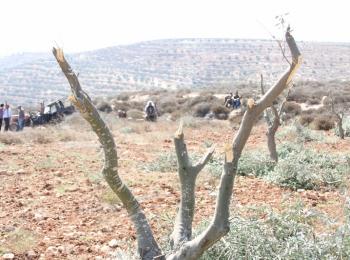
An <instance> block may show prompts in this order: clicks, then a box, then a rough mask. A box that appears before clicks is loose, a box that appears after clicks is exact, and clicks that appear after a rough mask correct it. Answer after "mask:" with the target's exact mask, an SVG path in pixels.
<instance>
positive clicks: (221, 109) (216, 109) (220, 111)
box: [212, 105, 231, 120]
mask: <svg viewBox="0 0 350 260" xmlns="http://www.w3.org/2000/svg"><path fill="white" fill-rule="evenodd" d="M212 112H213V113H214V116H215V118H217V119H220V120H226V119H227V118H228V115H229V114H230V112H231V111H230V110H229V109H228V108H227V107H225V106H222V105H214V106H213V109H212Z"/></svg>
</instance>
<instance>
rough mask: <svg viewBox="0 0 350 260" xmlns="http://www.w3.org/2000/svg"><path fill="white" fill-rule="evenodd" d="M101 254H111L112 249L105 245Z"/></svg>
mask: <svg viewBox="0 0 350 260" xmlns="http://www.w3.org/2000/svg"><path fill="white" fill-rule="evenodd" d="M100 250H101V252H103V253H109V252H110V250H111V249H110V247H109V246H107V245H103V246H102V247H101V248H100Z"/></svg>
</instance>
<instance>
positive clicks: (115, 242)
mask: <svg viewBox="0 0 350 260" xmlns="http://www.w3.org/2000/svg"><path fill="white" fill-rule="evenodd" d="M108 245H109V247H111V248H116V247H118V241H117V239H112V240H111V241H109V243H108Z"/></svg>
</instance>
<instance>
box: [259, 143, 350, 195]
mask: <svg viewBox="0 0 350 260" xmlns="http://www.w3.org/2000/svg"><path fill="white" fill-rule="evenodd" d="M285 149H287V150H288V152H285ZM279 153H280V154H281V155H282V156H280V158H279V162H278V164H277V165H276V166H275V167H274V169H273V170H272V171H270V172H268V173H267V174H266V176H265V178H266V179H267V180H269V181H272V182H274V183H277V184H278V185H280V186H283V187H287V188H290V189H293V190H296V189H314V190H318V189H320V188H322V187H339V186H340V185H342V184H343V183H344V178H345V177H346V174H347V173H348V172H349V166H348V165H347V163H346V158H342V157H336V156H332V155H329V154H326V153H318V152H315V151H312V150H307V149H303V148H302V147H301V148H299V149H295V148H291V147H288V146H287V147H282V151H279Z"/></svg>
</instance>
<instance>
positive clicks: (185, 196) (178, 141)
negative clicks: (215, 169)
mask: <svg viewBox="0 0 350 260" xmlns="http://www.w3.org/2000/svg"><path fill="white" fill-rule="evenodd" d="M174 143H175V150H176V155H177V161H178V174H179V178H180V185H181V200H180V205H179V210H178V214H177V217H176V220H175V225H174V230H173V233H172V234H171V246H172V248H173V249H176V248H178V247H179V245H181V244H182V243H184V242H187V241H189V240H190V239H191V237H192V222H193V215H194V208H195V185H196V179H197V176H198V174H199V172H200V171H201V170H202V169H203V167H204V166H205V165H206V164H207V163H208V161H209V160H210V158H211V157H212V155H213V153H214V146H212V147H211V148H209V149H208V151H207V153H206V154H205V155H204V156H203V157H202V158H201V159H200V160H199V161H198V162H197V163H196V164H195V165H192V163H191V162H190V159H189V157H188V152H187V147H186V143H185V141H184V134H183V130H182V124H180V127H179V129H178V131H177V132H176V134H175V137H174Z"/></svg>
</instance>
